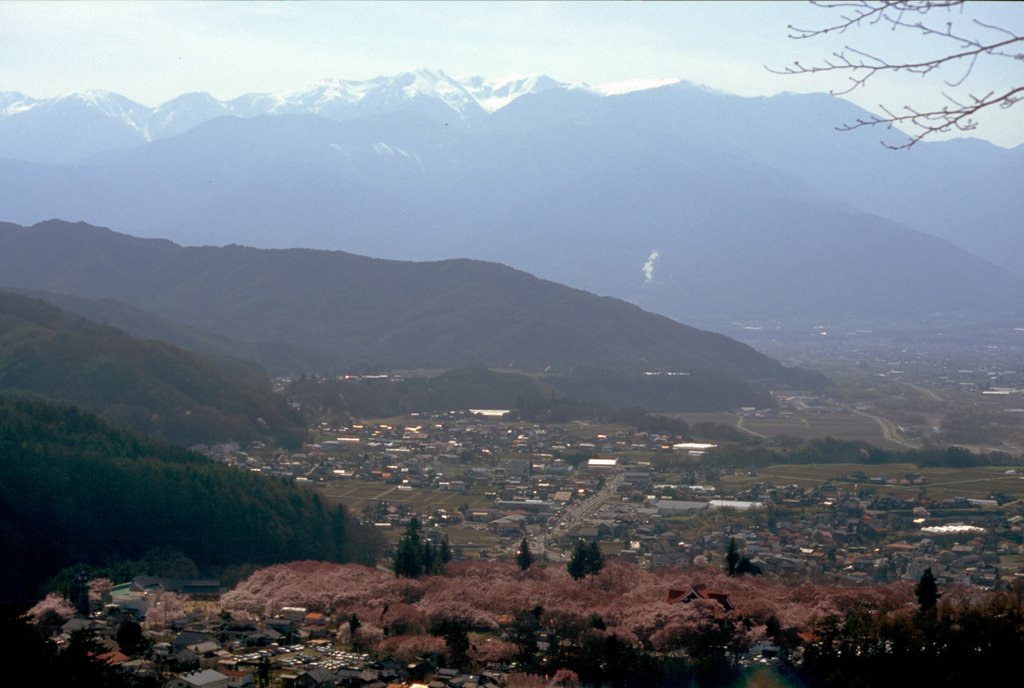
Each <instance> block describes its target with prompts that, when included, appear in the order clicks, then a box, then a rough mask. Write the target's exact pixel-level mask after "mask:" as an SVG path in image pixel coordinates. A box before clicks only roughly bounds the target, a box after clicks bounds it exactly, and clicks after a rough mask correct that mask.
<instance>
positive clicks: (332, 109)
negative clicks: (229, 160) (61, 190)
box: [0, 70, 597, 163]
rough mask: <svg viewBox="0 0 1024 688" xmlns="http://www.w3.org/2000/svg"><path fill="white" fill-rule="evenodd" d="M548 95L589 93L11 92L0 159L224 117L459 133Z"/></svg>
mask: <svg viewBox="0 0 1024 688" xmlns="http://www.w3.org/2000/svg"><path fill="white" fill-rule="evenodd" d="M549 88H586V87H585V86H579V85H578V86H570V85H569V84H564V83H560V82H557V81H555V80H554V79H551V78H550V77H546V76H513V77H508V78H506V79H498V80H494V79H486V78H484V77H469V78H466V79H461V80H456V79H453V78H451V77H450V76H448V75H447V74H445V73H444V72H442V71H440V70H420V71H416V72H405V73H402V74H398V75H396V76H389V77H385V76H382V77H377V78H376V79H369V80H366V81H353V80H343V79H324V80H323V81H320V82H317V83H315V84H313V85H312V86H310V87H309V88H306V89H301V90H298V91H292V92H288V93H248V94H245V95H242V96H239V97H237V98H232V99H231V100H218V99H217V98H214V97H213V96H211V95H210V94H209V93H186V94H183V95H181V96H178V97H177V98H173V99H172V100H169V101H167V102H166V103H162V104H160V105H158V106H156V107H152V108H150V107H146V106H145V105H142V104H140V103H136V102H135V101H133V100H131V99H129V98H125V97H124V96H121V95H118V94H116V93H111V92H109V91H101V90H100V91H86V92H83V93H69V94H66V95H63V96H58V97H56V98H32V97H30V96H26V95H24V94H22V93H16V92H10V91H8V92H2V93H0V157H5V158H17V159H19V160H29V161H34V162H44V163H66V162H76V161H80V160H82V159H83V158H85V157H88V156H90V155H93V154H95V153H102V152H104V151H107V150H113V149H120V148H129V147H133V146H137V145H139V144H142V143H145V142H147V141H156V140H158V139H162V138H167V137H169V136H175V135H177V134H181V133H183V132H186V131H188V130H189V129H192V128H193V127H195V126H197V125H199V124H202V123H203V122H206V121H209V120H211V119H215V118H217V117H225V116H233V117H256V116H258V115H294V114H311V115H320V116H322V117H326V118H328V119H334V120H350V119H358V118H360V117H366V116H372V115H380V114H383V113H388V112H394V111H397V110H402V111H405V112H413V113H417V114H420V115H424V116H427V117H429V118H431V119H435V120H439V121H443V122H444V123H445V124H451V125H453V126H464V125H467V124H472V123H476V122H479V121H480V120H482V119H483V118H484V117H486V115H487V114H488V113H489V112H493V111H495V110H497V109H500V108H501V107H504V106H505V105H508V104H509V103H511V102H512V101H513V100H515V99H516V98H518V97H520V96H522V95H525V94H527V93H539V92H540V91H544V90H547V89H549ZM595 92H597V91H595Z"/></svg>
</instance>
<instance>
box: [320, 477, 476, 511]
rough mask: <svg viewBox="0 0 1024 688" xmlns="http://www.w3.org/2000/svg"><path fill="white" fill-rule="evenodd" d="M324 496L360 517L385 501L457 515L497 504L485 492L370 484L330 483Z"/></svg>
mask: <svg viewBox="0 0 1024 688" xmlns="http://www.w3.org/2000/svg"><path fill="white" fill-rule="evenodd" d="M321 494H323V496H324V499H325V501H327V503H328V504H331V505H332V506H333V505H334V504H337V503H338V502H341V503H344V504H345V506H346V507H347V508H348V510H349V511H352V512H353V513H359V512H360V511H361V510H362V508H363V507H364V506H366V505H367V504H376V503H377V502H378V501H379V500H381V499H383V500H386V501H387V502H389V503H391V504H395V505H399V504H408V505H409V506H411V507H412V508H413V509H414V510H416V511H428V510H434V509H448V510H451V511H454V510H457V509H458V508H459V506H460V505H462V504H468V505H469V507H470V508H471V509H477V508H485V507H489V506H491V505H492V504H493V499H491V498H488V497H484V494H483V488H480V489H479V490H471V491H469V492H466V493H462V492H440V491H438V490H428V489H418V488H413V489H411V490H399V489H398V485H387V484H385V483H382V482H376V481H368V480H335V481H332V482H329V483H327V484H326V486H325V487H323V488H322V492H321Z"/></svg>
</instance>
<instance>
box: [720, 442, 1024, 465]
mask: <svg viewBox="0 0 1024 688" xmlns="http://www.w3.org/2000/svg"><path fill="white" fill-rule="evenodd" d="M705 461H706V462H707V463H709V464H712V465H719V466H749V467H763V466H774V465H777V464H831V463H862V464H869V465H870V464H875V465H879V464H888V463H912V464H914V465H916V466H919V467H922V468H924V467H927V466H947V467H951V468H970V467H973V466H1019V465H1022V464H1024V457H1021V456H1013V455H1011V454H1006V453H1003V452H988V453H974V452H972V451H969V450H967V449H964V448H963V447H927V448H924V449H915V450H910V451H890V450H886V449H879V448H878V447H875V446H873V445H870V444H868V443H867V442H859V441H855V440H841V439H836V438H834V437H825V438H823V439H815V440H810V441H808V442H802V443H800V444H797V445H795V446H792V447H772V446H766V445H728V446H721V447H716V448H715V449H713V450H711V451H710V452H708V454H707V456H705Z"/></svg>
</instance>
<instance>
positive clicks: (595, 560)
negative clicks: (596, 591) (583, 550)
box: [587, 540, 604, 583]
mask: <svg viewBox="0 0 1024 688" xmlns="http://www.w3.org/2000/svg"><path fill="white" fill-rule="evenodd" d="M603 568H604V555H603V554H601V547H600V546H599V545H598V544H597V540H591V541H590V546H589V547H587V573H589V574H590V581H591V583H593V581H594V576H595V575H596V574H597V573H599V572H600V571H601V569H603Z"/></svg>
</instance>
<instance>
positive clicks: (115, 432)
mask: <svg viewBox="0 0 1024 688" xmlns="http://www.w3.org/2000/svg"><path fill="white" fill-rule="evenodd" d="M0 475H2V476H3V489H2V490H0V556H2V557H3V560H4V561H5V562H15V565H14V566H10V565H8V566H4V567H3V568H2V569H0V604H7V603H12V602H13V603H22V602H24V601H27V600H29V599H31V598H32V597H33V596H34V595H35V594H36V593H37V586H39V585H40V584H41V582H42V581H43V580H44V579H45V578H46V577H48V576H52V575H54V574H55V573H57V571H58V570H59V569H61V568H63V567H67V566H72V565H76V564H90V565H109V564H111V563H112V562H117V561H120V560H125V559H139V558H141V556H142V555H143V553H145V552H146V551H148V550H150V549H153V548H157V547H166V548H171V549H173V550H177V551H179V552H181V553H182V554H183V555H184V556H186V557H189V558H191V559H192V560H194V561H195V562H196V563H197V564H198V565H199V566H200V567H204V566H209V565H222V566H223V565H232V564H243V563H247V562H248V563H272V562H280V561H289V560H292V559H297V558H308V557H316V558H324V559H331V560H338V561H348V560H359V561H372V560H373V559H374V558H375V556H376V554H375V551H373V549H372V548H373V545H372V542H373V538H370V539H368V540H367V539H363V538H362V536H361V533H362V530H361V529H360V528H359V527H357V526H356V525H355V523H354V522H350V521H349V518H348V516H347V514H346V513H345V511H344V510H343V509H342V508H341V507H338V508H337V509H336V510H334V511H328V510H327V509H325V508H324V507H323V506H322V505H321V503H320V501H319V499H318V498H317V496H316V495H314V494H311V493H309V492H306V491H303V490H301V489H300V488H298V487H296V486H295V485H294V484H293V483H291V482H288V481H281V480H276V479H273V478H270V477H266V476H263V475H260V474H256V473H250V472H247V471H242V470H239V469H236V468H229V467H227V466H223V465H219V464H214V463H213V462H211V461H209V460H207V459H205V458H203V457H201V456H199V455H197V454H193V453H191V452H188V451H186V450H184V449H179V448H176V447H172V446H169V445H165V444H162V443H159V442H156V441H154V440H151V439H146V438H143V437H141V436H139V435H135V434H132V433H129V432H126V431H124V430H121V429H119V428H116V427H114V426H112V425H110V424H108V423H107V422H105V421H103V420H102V419H100V418H99V417H97V416H95V415H93V414H91V413H89V412H87V411H83V410H81V409H79V408H77V407H74V406H70V405H67V404H53V403H49V402H42V401H31V400H25V399H11V398H4V397H0ZM366 548H369V549H366Z"/></svg>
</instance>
